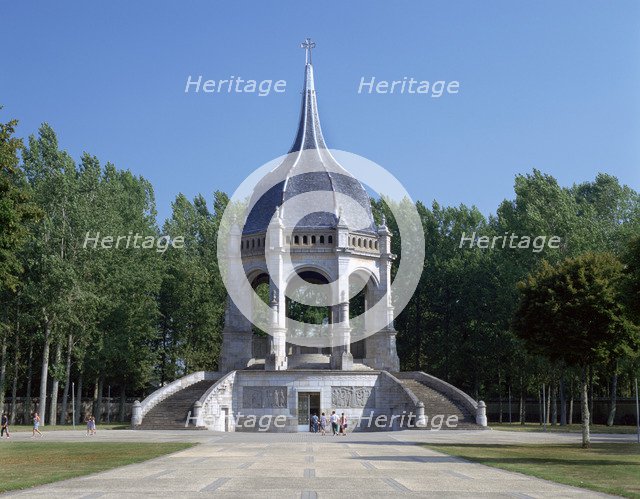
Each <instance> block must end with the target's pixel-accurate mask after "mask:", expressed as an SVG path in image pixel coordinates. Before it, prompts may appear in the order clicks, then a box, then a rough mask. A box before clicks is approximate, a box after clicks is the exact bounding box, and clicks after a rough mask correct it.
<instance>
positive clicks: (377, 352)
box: [365, 329, 400, 372]
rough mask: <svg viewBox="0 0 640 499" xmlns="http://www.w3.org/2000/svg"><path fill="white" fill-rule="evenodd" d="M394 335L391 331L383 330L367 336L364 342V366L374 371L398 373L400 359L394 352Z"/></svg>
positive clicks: (395, 351)
mask: <svg viewBox="0 0 640 499" xmlns="http://www.w3.org/2000/svg"><path fill="white" fill-rule="evenodd" d="M396 334H397V332H396V331H395V330H393V329H383V330H382V331H378V332H377V333H375V334H373V335H371V336H369V337H368V338H367V339H366V340H365V341H366V354H367V358H366V359H365V364H366V365H368V366H369V367H372V368H374V369H381V370H385V371H391V372H398V371H400V359H399V358H398V352H397V350H396Z"/></svg>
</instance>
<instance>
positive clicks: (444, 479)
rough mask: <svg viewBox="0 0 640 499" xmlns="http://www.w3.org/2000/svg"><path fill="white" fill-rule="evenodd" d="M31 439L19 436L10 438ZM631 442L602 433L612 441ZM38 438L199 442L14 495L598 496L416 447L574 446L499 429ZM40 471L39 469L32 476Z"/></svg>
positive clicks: (558, 437) (565, 437)
mask: <svg viewBox="0 0 640 499" xmlns="http://www.w3.org/2000/svg"><path fill="white" fill-rule="evenodd" d="M28 437H29V434H24V433H23V434H15V435H14V438H15V439H16V440H22V439H26V438H28ZM619 437H623V439H626V437H630V438H631V439H632V438H633V437H634V436H633V435H626V436H620V435H598V436H595V437H594V440H601V441H617V440H619ZM44 440H45V441H47V440H55V441H72V440H79V441H85V440H86V441H89V440H101V441H131V442H139V441H145V442H171V441H191V442H198V443H200V444H201V445H198V446H196V447H194V448H192V449H187V450H185V451H181V452H178V453H175V454H172V455H169V456H164V457H160V458H157V459H154V460H151V461H147V462H145V463H140V464H135V465H130V466H124V467H121V468H117V469H113V470H110V471H106V472H102V473H97V474H94V475H89V476H85V477H81V478H75V479H71V480H66V481H63V482H57V483H54V484H50V485H45V486H41V487H36V488H33V489H28V490H25V491H19V492H14V493H12V494H13V495H22V496H28V497H45V496H46V497H47V498H57V497H60V498H62V497H64V498H86V499H89V498H91V499H93V498H98V497H100V498H105V499H106V498H111V497H119V498H120V497H140V496H145V497H167V496H173V497H202V496H208V495H215V496H218V497H229V498H231V497H233V498H251V497H256V498H257V497H260V498H264V497H278V498H308V499H312V498H318V497H321V498H338V497H339V498H344V497H345V496H348V497H349V498H350V499H356V498H382V497H385V498H386V497H396V496H397V497H401V496H407V497H479V496H486V497H488V496H491V497H518V498H531V497H554V498H555V497H604V496H603V495H600V494H596V493H594V492H591V491H588V490H584V489H577V488H573V487H568V486H564V485H559V484H555V483H552V482H548V481H545V480H540V479H537V478H533V477H528V476H525V475H521V474H518V473H512V472H507V471H502V470H498V469H495V468H490V467H486V466H483V465H480V464H475V463H470V462H467V461H464V460H461V459H458V458H454V457H450V456H447V455H444V454H441V453H438V452H434V451H431V450H429V449H424V448H422V447H420V446H417V445H415V443H417V442H434V443H435V442H439V443H445V442H448V443H542V442H545V441H549V442H551V441H553V442H556V443H557V442H559V441H575V442H578V441H579V435H576V434H558V433H554V434H553V435H550V434H541V433H516V432H502V431H440V432H429V431H402V432H385V433H357V434H352V435H349V436H347V437H333V436H330V435H328V436H326V437H321V436H320V435H312V434H308V433H302V434H301V433H297V434H269V433H262V434H256V433H214V432H207V431H173V432H161V431H127V430H113V431H103V432H100V431H99V432H98V435H97V436H96V437H83V436H82V433H80V432H71V431H61V432H58V431H56V432H49V433H47V434H46V436H45V437H44ZM36 472H37V471H36Z"/></svg>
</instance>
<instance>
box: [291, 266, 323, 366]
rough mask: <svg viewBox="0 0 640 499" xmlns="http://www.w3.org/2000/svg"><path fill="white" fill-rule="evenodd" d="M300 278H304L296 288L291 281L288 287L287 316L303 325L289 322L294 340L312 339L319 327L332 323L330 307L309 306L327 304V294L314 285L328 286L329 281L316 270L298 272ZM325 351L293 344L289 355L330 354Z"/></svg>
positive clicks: (297, 281) (297, 282)
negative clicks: (315, 303) (313, 303)
mask: <svg viewBox="0 0 640 499" xmlns="http://www.w3.org/2000/svg"><path fill="white" fill-rule="evenodd" d="M298 276H299V277H300V278H302V283H301V282H300V280H297V279H296V280H295V287H293V286H294V284H293V283H292V282H291V281H290V284H289V285H288V286H287V292H286V295H287V298H286V315H287V318H288V319H293V320H296V321H299V322H300V323H302V324H296V325H294V324H292V323H291V322H288V329H289V331H288V333H289V335H290V336H291V337H293V338H295V337H301V338H310V337H312V336H313V335H314V334H316V333H317V332H318V328H317V326H318V325H319V326H322V325H326V324H329V323H330V322H331V308H330V307H328V306H326V305H319V306H314V305H307V303H312V302H317V303H319V304H322V303H326V302H327V297H326V295H325V293H324V292H322V291H319V290H318V288H315V287H314V286H312V285H314V284H328V282H329V281H328V280H327V278H326V277H325V276H324V275H323V274H321V273H320V272H318V271H315V270H304V271H301V272H298ZM303 302H304V303H303ZM324 350H325V349H321V348H317V347H306V346H298V345H293V344H292V345H291V346H290V348H289V352H288V355H296V354H317V353H328V352H325V351H324Z"/></svg>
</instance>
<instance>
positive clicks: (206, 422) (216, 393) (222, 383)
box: [193, 371, 236, 431]
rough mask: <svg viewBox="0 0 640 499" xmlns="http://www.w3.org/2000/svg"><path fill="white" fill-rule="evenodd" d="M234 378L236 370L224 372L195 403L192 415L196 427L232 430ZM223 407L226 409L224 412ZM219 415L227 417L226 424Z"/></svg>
mask: <svg viewBox="0 0 640 499" xmlns="http://www.w3.org/2000/svg"><path fill="white" fill-rule="evenodd" d="M235 379H236V371H231V372H230V373H228V374H225V375H224V376H223V377H222V378H220V379H219V380H218V381H217V382H216V384H214V385H213V386H212V387H211V388H209V389H208V390H207V391H206V392H205V393H204V394H203V395H202V397H200V399H199V400H198V401H197V402H196V403H195V405H194V413H193V417H195V418H196V426H197V427H200V428H202V427H206V428H207V429H209V430H216V431H233V414H232V413H231V410H232V407H233V404H232V402H233V383H234V381H235ZM223 409H226V410H227V413H226V414H225V413H224V410H223ZM221 416H222V417H226V418H227V425H225V421H224V419H221Z"/></svg>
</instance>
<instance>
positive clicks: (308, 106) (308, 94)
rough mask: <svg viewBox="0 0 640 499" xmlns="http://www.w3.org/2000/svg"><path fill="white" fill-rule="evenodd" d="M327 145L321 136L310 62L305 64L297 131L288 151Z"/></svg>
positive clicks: (321, 147) (322, 147) (323, 147)
mask: <svg viewBox="0 0 640 499" xmlns="http://www.w3.org/2000/svg"><path fill="white" fill-rule="evenodd" d="M326 148H327V145H326V144H325V142H324V137H323V136H322V129H321V127H320V116H319V115H318V101H317V99H316V87H315V83H314V81H313V66H312V64H311V63H310V62H308V63H306V64H305V69H304V86H303V88H302V107H301V109H300V119H299V120H298V133H297V134H296V138H295V140H294V141H293V145H292V146H291V149H289V153H292V152H298V151H301V150H305V149H326Z"/></svg>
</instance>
